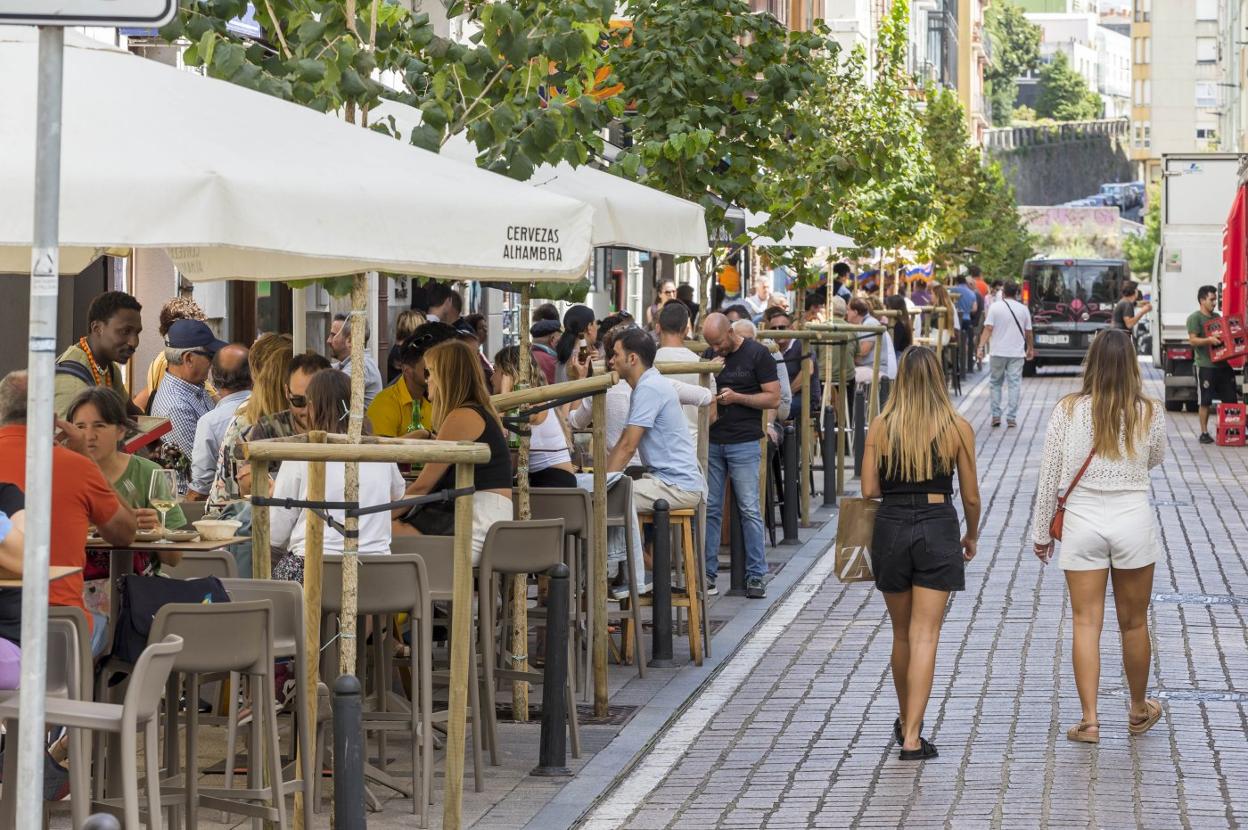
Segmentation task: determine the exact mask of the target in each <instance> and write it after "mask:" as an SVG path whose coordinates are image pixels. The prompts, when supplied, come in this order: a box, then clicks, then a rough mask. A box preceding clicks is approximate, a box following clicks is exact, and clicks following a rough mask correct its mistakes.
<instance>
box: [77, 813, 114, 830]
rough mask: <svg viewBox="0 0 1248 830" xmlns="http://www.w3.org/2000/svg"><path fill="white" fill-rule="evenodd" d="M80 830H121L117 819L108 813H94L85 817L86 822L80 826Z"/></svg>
mask: <svg viewBox="0 0 1248 830" xmlns="http://www.w3.org/2000/svg"><path fill="white" fill-rule="evenodd" d="M82 830H121V822H119V821H118V820H117V817H116V816H114V815H110V814H109V813H94V814H92V815H89V816H87V820H86V822H84V823H83V825H82Z"/></svg>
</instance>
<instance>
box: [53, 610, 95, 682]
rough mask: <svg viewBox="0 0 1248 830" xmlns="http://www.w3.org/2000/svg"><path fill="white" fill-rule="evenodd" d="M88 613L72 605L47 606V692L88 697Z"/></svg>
mask: <svg viewBox="0 0 1248 830" xmlns="http://www.w3.org/2000/svg"><path fill="white" fill-rule="evenodd" d="M89 630H90V629H89V628H88V627H87V615H86V613H85V612H84V611H83V610H82V609H81V608H77V607H75V606H72V605H53V606H51V607H49V608H48V694H50V695H65V696H66V697H68V698H69V699H70V700H90V699H91V683H92V664H91V635H90V634H88V633H87V632H88V631H89Z"/></svg>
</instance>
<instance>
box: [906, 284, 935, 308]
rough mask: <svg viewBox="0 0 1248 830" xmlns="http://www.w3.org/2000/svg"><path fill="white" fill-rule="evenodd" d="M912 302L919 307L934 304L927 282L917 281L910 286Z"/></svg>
mask: <svg viewBox="0 0 1248 830" xmlns="http://www.w3.org/2000/svg"><path fill="white" fill-rule="evenodd" d="M910 301H911V302H912V303H914V304H915V305H917V306H929V305H931V304H932V292H931V291H930V290H929V289H928V287H927V280H924V279H917V280H915V281H914V282H913V283H911V284H910Z"/></svg>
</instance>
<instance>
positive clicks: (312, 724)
mask: <svg viewBox="0 0 1248 830" xmlns="http://www.w3.org/2000/svg"><path fill="white" fill-rule="evenodd" d="M307 437H308V441H310V442H312V443H318V444H319V443H320V442H322V441H324V440H325V433H324V432H323V431H321V430H313V431H312V432H309V433H308V436H307ZM262 463H264V462H262ZM252 480H253V481H254V480H255V479H254V478H253V479H252ZM324 498H325V462H324V461H313V462H311V463H310V464H308V501H321V500H323V499H324ZM264 511H265V513H266V514H267V513H268V508H264ZM306 521H307V531H306V533H307V537H306V539H305V541H304V549H303V648H304V654H306V655H307V661H306V663H305V666H304V669H305V673H304V675H303V677H300V678H298V679H297V680H296V681H295V682H297V683H302V684H303V699H304V700H305V701H307V708H305V709H304V711H302V712H300V713H299V717H301V718H306V719H307V720H306V721H304V722H305V723H307V724H308V729H309V731H310V732H311V733H312V734H316V704H317V700H316V684H317V682H318V681H319V679H320V674H321V586H322V585H324V573H325V522H324V520H323V519H321V517H320V514H318V513H314V512H313V511H311V510H308V511H307V514H306ZM253 524H254V517H253ZM252 561H255V557H254V556H253V557H252ZM310 751H312V747H305V746H303V745H302V744H300V745H299V749H298V752H297V753H296V755H295V769H296V770H301V769H303V765H302V764H301V763H300V761H301V760H302V758H303V753H304V752H310ZM320 774H321V771H320V770H317V771H316V775H318V776H319V775H320ZM304 788H305V789H304V790H303V791H302V792H296V793H295V830H311V828H307V827H304V824H303V801H304V799H308V798H311V797H312V789H311V788H312V782H304Z"/></svg>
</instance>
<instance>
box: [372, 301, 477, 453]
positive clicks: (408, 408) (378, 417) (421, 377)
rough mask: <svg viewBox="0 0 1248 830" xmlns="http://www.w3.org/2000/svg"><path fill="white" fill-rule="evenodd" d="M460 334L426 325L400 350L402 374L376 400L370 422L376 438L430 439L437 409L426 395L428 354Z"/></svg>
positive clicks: (437, 326) (452, 327)
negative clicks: (426, 358)
mask: <svg viewBox="0 0 1248 830" xmlns="http://www.w3.org/2000/svg"><path fill="white" fill-rule="evenodd" d="M458 336H459V332H458V331H456V330H455V327H454V326H448V325H447V324H446V323H425V324H424V325H422V326H420V327H419V328H417V329H416V331H415V332H414V333H413V334H412V336H411V337H409V338H408V339H407V340H405V341H404V342H403V343H402V344H401V345H400V346H399V354H398V358H397V360H398V364H399V370H400V372H401V373H402V374H401V375H400V377H399V380H398V381H397V382H395V383H392V384H390V385H389V386H387V387H386V388H385V389H383V390H381V392H380V393H379V394H378V395H377V397H375V398H373V402H372V403H371V404H370V405H369V407H368V412H367V415H368V421H369V423H370V424H371V425H372V427H373V434H374V435H380V436H383V437H386V438H428V437H429V434H430V433H429V424H430V422H431V420H432V418H433V405H432V404H430V403H429V400H428V398H427V397H426V395H425V352H427V351H429V350H430V349H432V348H433V347H434V346H436V345H438V344H439V343H442V342H444V341H447V340H454V339H455V338H456V337H458Z"/></svg>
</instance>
